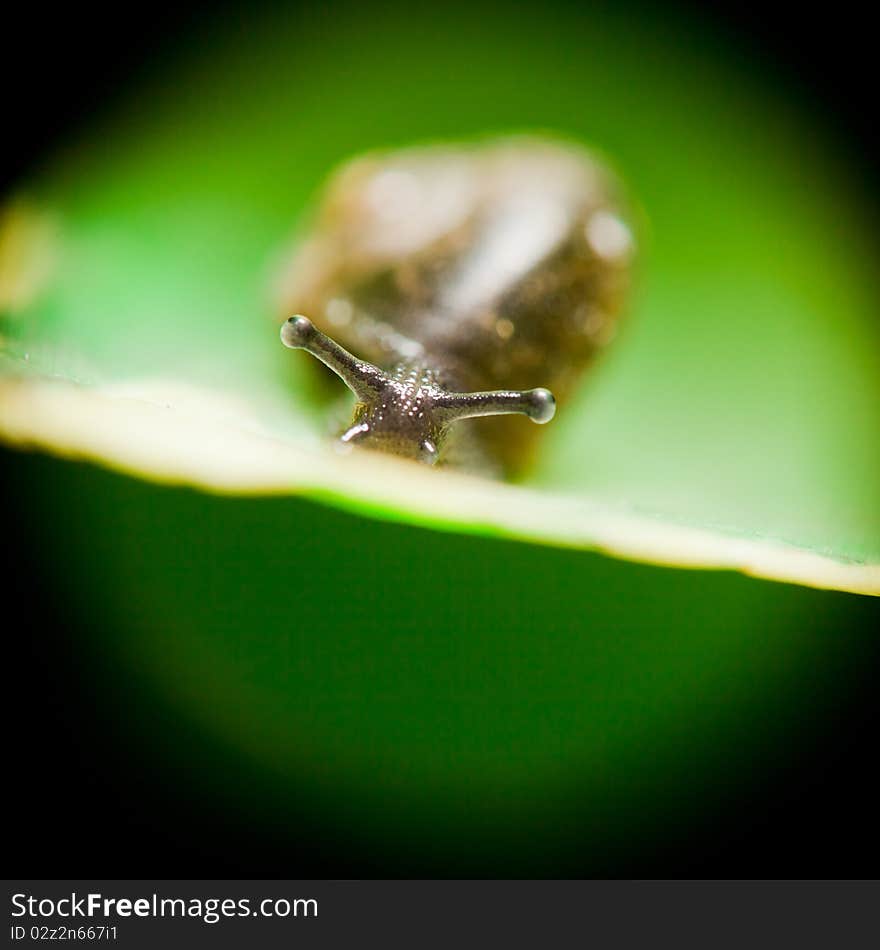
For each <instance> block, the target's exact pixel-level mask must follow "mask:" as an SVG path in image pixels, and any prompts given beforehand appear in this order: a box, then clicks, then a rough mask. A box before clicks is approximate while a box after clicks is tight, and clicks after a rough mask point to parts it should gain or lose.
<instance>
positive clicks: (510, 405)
mask: <svg viewBox="0 0 880 950" xmlns="http://www.w3.org/2000/svg"><path fill="white" fill-rule="evenodd" d="M436 407H437V418H438V420H440V421H442V422H443V423H446V424H449V423H451V422H457V421H458V420H459V419H475V418H478V417H480V416H506V415H510V414H511V413H520V414H521V415H524V416H528V417H529V419H531V420H532V422H537V423H538V424H539V425H544V424H545V423H547V422H549V421H550V420H551V419H552V418H553V416H554V415H555V414H556V399H555V398H554V396H553V393H551V392H550V390H549V389H544V388H543V387H542V388H539V389H514V390H510V391H506V390H496V391H493V392H485V393H444V394H443V395H441V396H440V397H438V399H437V401H436Z"/></svg>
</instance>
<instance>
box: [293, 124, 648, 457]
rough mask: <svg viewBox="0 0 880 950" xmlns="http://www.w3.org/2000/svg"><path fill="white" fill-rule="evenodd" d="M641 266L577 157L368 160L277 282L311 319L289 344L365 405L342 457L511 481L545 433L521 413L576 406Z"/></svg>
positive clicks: (299, 324) (613, 188) (483, 149)
mask: <svg viewBox="0 0 880 950" xmlns="http://www.w3.org/2000/svg"><path fill="white" fill-rule="evenodd" d="M633 250H634V248H633V240H632V234H631V231H630V228H629V226H628V225H627V223H626V220H625V217H624V211H623V207H622V200H621V198H620V196H619V188H618V185H617V184H616V182H615V180H614V178H613V177H612V176H611V175H610V173H609V172H608V171H607V170H605V169H604V168H603V167H602V166H601V165H600V164H599V163H598V162H597V161H596V159H595V158H593V157H592V156H591V155H590V154H589V153H588V152H585V151H584V150H582V149H580V148H578V147H575V146H572V145H568V144H560V143H557V142H552V141H546V140H541V139H534V138H528V139H503V140H500V141H495V142H490V143H487V144H483V145H478V146H472V147H450V146H432V147H423V148H413V149H407V150H402V151H398V152H391V153H384V154H376V155H367V156H364V157H362V158H358V159H355V160H354V161H351V162H349V163H348V164H347V165H345V166H344V167H343V168H342V169H341V170H340V171H339V172H337V174H336V175H335V176H334V177H333V179H332V180H331V182H330V184H329V186H328V188H327V190H326V193H325V195H324V199H323V202H322V204H321V206H320V209H319V212H318V215H317V221H316V224H315V227H314V229H313V231H312V232H311V234H310V235H309V236H308V237H307V238H306V239H305V240H304V241H303V242H302V243H301V244H300V245H299V247H298V248H297V251H296V253H295V255H294V257H293V259H292V260H291V261H290V262H289V263H288V265H287V266H286V267H285V269H284V272H283V274H284V278H283V284H282V288H281V293H280V303H281V306H282V307H283V310H284V312H285V313H286V314H289V313H291V312H294V313H297V314H299V313H304V314H308V315H309V318H310V319H305V318H302V317H299V316H297V317H295V318H291V319H290V320H288V322H287V323H285V325H284V326H283V327H282V340H283V341H284V342H285V343H286V344H287V345H288V346H291V347H296V348H303V349H307V350H309V351H310V352H312V353H313V355H315V356H317V357H318V358H319V359H320V360H322V362H324V363H325V364H326V365H328V366H330V368H331V369H333V370H334V371H335V372H336V373H337V374H339V375H340V376H341V377H342V378H343V380H344V381H345V382H346V383H347V384H348V385H349V387H350V388H351V389H352V390H353V391H354V392H355V396H356V399H357V403H356V406H355V411H354V417H353V420H352V422H351V425H350V426H349V427H348V429H347V430H346V431H345V432H344V433H343V435H342V440H343V442H344V443H346V444H359V445H364V446H368V447H373V448H379V449H383V450H385V451H389V452H392V453H394V454H397V455H403V456H406V457H411V458H417V459H420V460H422V461H426V462H429V463H436V462H442V463H446V464H460V465H464V466H467V467H470V468H475V469H483V470H494V471H496V472H498V473H499V474H504V475H513V474H516V473H517V472H518V471H520V470H522V468H523V467H524V466H525V465H526V464H527V463H528V461H529V458H530V457H531V454H532V452H533V451H534V446H535V431H536V430H535V429H534V427H532V426H526V425H523V423H522V421H520V420H517V419H515V418H512V417H510V414H511V413H520V414H524V415H527V416H529V417H530V418H531V419H532V420H533V421H536V422H547V421H549V419H550V418H552V415H553V409H554V406H555V400H554V397H553V396H551V394H550V392H549V390H550V389H552V390H553V392H554V394H555V396H556V398H558V399H559V401H560V402H564V400H565V399H566V398H567V397H568V396H569V394H570V393H571V391H572V389H573V388H574V386H575V384H576V382H577V380H578V378H579V376H580V375H581V373H582V372H583V371H584V369H585V368H586V367H587V366H588V365H589V364H590V362H591V361H592V360H593V358H594V357H595V355H596V354H597V353H598V352H599V351H600V350H601V349H602V348H603V347H604V346H605V345H606V344H607V343H608V342H609V340H610V339H611V338H612V336H613V333H614V330H615V326H616V321H617V317H618V314H619V313H620V310H621V308H622V305H623V302H624V297H625V294H626V290H627V286H628V283H629V274H630V268H631V262H632V257H633ZM346 348H348V349H350V350H351V351H352V352H349V351H348V349H346ZM352 353H354V354H357V355H356V356H355V355H352ZM545 387H546V388H545ZM484 415H492V416H503V418H493V419H477V418H475V417H477V416H484ZM461 420H467V421H464V422H462V421H461Z"/></svg>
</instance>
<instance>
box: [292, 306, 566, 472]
mask: <svg viewBox="0 0 880 950" xmlns="http://www.w3.org/2000/svg"><path fill="white" fill-rule="evenodd" d="M281 340H282V342H283V343H284V345H285V346H288V347H290V348H291V349H300V350H305V351H306V352H308V353H311V354H312V356H314V357H316V358H317V359H319V360H320V361H321V362H322V363H323V364H324V365H325V366H328V367H329V368H330V369H332V370H333V372H334V373H336V374H337V376H339V378H340V379H341V380H342V381H343V382H344V383H345V384H346V386H348V388H349V389H350V390H351V391H352V392H353V393H354V394H355V396H356V398H357V400H358V403H359V404H360V405H359V407H358V408H357V409H356V411H355V418H354V420H353V422H352V425H351V426H350V427H349V428H348V430H347V431H346V432H345V433H343V435H342V436H341V440H342V442H343V443H345V444H346V445H348V444H353V443H360V444H364V445H368V444H373V445H376V446H377V447H379V443H381V444H382V445H383V446H384V447H385V448H386V450H387V451H390V452H393V453H394V454H398V455H405V456H407V457H409V458H416V459H419V460H420V461H422V462H425V463H427V464H429V465H433V464H435V463H436V462H437V461H438V459H439V457H440V454H441V452H440V450H441V447H442V442H443V440H444V439H445V435H446V433H447V432H448V430H449V428H450V427H451V426H452V425H453V424H454V423H456V422H458V421H459V420H461V419H474V418H477V417H479V416H500V415H509V414H511V413H519V414H521V415H524V416H528V418H529V419H531V420H532V421H533V422H537V423H542V424H543V423H545V422H549V421H550V420H551V419H552V418H553V415H554V413H555V411H556V400H555V399H554V398H553V394H552V393H551V392H550V390H549V389H526V390H498V391H494V392H476V393H457V392H448V391H447V390H445V389H443V388H441V387H440V386H438V385H437V384H436V382H435V380H436V373H434V372H433V371H432V368H431V367H430V366H429V365H428V364H427V362H425V364H424V365H422V366H421V368H420V369H417V370H416V371H415V372H410V371H409V370H407V372H408V373H409V375H408V377H407V381H403V380H402V379H401V376H400V374H399V372H394V373H386V372H385V371H384V370H381V369H379V367H378V366H374V365H373V364H372V363H368V362H366V361H364V360H359V359H357V357H355V356H353V355H352V354H351V353H349V352H348V350H346V349H345V348H344V347H342V346H340V345H339V344H338V343H337V342H336V341H335V340H332V339H330V337H328V336H326V335H325V334H324V333H321V331H320V330H319V329H318V328H317V327H316V326H315V325H314V324H313V323H312V322H311V320H309V319H307V318H306V317H302V316H295V317H291V318H290V319H289V320H288V321H287V322H286V323H285V324H284V326H283V327H282V328H281ZM407 365H408V366H409V364H407ZM397 369H398V370H399V367H397ZM414 379H419V380H420V381H419V382H413V380H414Z"/></svg>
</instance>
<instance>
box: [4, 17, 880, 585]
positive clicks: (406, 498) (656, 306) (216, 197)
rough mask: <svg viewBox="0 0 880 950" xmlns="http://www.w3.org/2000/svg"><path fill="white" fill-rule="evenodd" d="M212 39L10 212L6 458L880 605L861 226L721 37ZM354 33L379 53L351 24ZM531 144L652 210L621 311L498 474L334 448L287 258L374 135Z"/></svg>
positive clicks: (828, 160)
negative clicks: (543, 422)
mask: <svg viewBox="0 0 880 950" xmlns="http://www.w3.org/2000/svg"><path fill="white" fill-rule="evenodd" d="M370 16H371V15H370V14H369V13H367V12H366V11H357V10H356V9H354V8H352V9H348V8H343V9H341V10H339V11H337V15H336V16H334V18H333V19H332V23H331V22H330V20H322V19H321V18H320V17H319V16H317V15H314V18H310V16H309V15H307V14H303V15H301V16H299V17H294V16H292V15H290V16H288V15H284V16H279V17H276V18H270V19H269V20H267V21H266V22H259V23H256V24H254V25H252V26H251V28H250V29H249V30H248V31H247V33H246V35H245V38H244V40H242V38H241V37H240V36H238V35H235V36H232V35H229V34H224V33H222V32H221V33H220V34H218V35H217V36H215V37H213V38H211V41H210V42H206V43H205V44H204V46H203V51H202V52H201V53H200V54H199V55H198V56H193V55H192V54H191V53H190V54H188V55H183V56H181V57H180V61H179V62H177V61H175V62H173V63H172V64H170V65H165V66H163V70H162V73H161V75H158V76H157V78H155V79H153V80H151V81H144V82H143V83H142V85H141V88H140V89H139V90H138V91H137V93H136V94H134V93H130V94H129V95H128V97H127V100H126V101H125V102H124V103H123V104H122V105H121V106H120V107H119V109H118V113H117V115H116V116H115V118H114V117H109V118H102V119H101V120H100V121H98V120H96V121H95V123H94V124H93V125H92V126H91V127H89V128H88V129H87V130H86V131H85V132H84V133H83V135H82V136H81V137H80V138H79V139H78V140H77V141H76V142H74V143H73V144H72V145H70V146H69V147H67V148H66V149H64V150H63V151H61V152H59V153H58V155H57V157H56V159H55V160H54V161H53V162H52V163H51V165H50V166H49V167H48V168H46V169H43V170H41V171H40V173H39V174H36V175H35V176H34V178H33V180H32V181H31V182H29V183H28V186H27V188H26V189H24V191H25V192H26V194H27V198H26V199H15V202H14V203H12V204H10V205H9V210H8V211H7V213H6V215H5V217H4V219H3V224H2V225H0V229H2V234H0V307H2V308H3V309H4V317H3V330H2V332H3V349H4V352H5V357H4V360H3V374H4V375H3V378H2V379H0V437H2V438H3V439H4V440H5V441H7V442H9V443H11V444H14V445H23V446H37V447H39V448H42V449H45V450H48V451H51V452H54V453H57V454H61V455H68V456H73V457H85V458H90V459H94V460H98V461H101V462H103V463H105V464H107V465H109V466H112V467H114V468H117V469H121V470H123V471H127V472H131V473H132V474H136V475H139V476H143V477H146V478H151V479H156V480H160V481H172V482H184V483H189V484H192V485H196V486H200V487H202V488H206V489H209V490H212V491H221V492H234V493H270V492H271V493H282V494H283V493H303V494H306V495H308V496H310V497H313V498H316V499H320V500H326V501H329V502H331V503H332V504H336V505H341V506H344V507H348V508H353V509H356V510H358V511H362V512H366V513H369V514H375V515H378V516H381V517H386V518H393V519H401V520H407V521H412V522H416V523H421V524H427V525H431V526H433V527H437V528H442V529H448V530H456V531H458V530H462V531H469V532H477V533H487V534H499V535H507V536H511V537H517V538H524V539H530V540H534V541H540V542H545V543H550V544H558V545H565V546H574V547H590V548H597V549H600V550H602V551H606V552H608V553H610V554H615V555H618V556H621V557H626V558H633V559H637V560H645V561H650V562H654V563H661V564H671V565H682V566H701V567H725V568H736V569H739V570H743V571H745V572H747V573H753V574H756V575H759V576H763V577H767V578H774V579H779V580H786V581H795V582H798V583H803V584H808V585H813V586H819V587H832V588H839V589H842V590H851V591H857V592H864V593H875V594H876V593H880V492H878V491H877V485H878V483H880V330H878V322H877V320H876V302H877V298H878V287H877V280H876V276H875V274H874V273H873V270H872V267H871V262H872V261H873V260H875V259H876V253H877V248H876V239H875V236H874V234H873V233H872V232H871V230H870V229H869V226H868V215H867V213H866V211H865V209H864V199H863V196H862V195H861V194H860V191H859V182H858V179H857V177H856V176H855V175H854V173H853V172H852V171H851V170H850V168H849V166H848V165H847V163H846V161H845V160H844V158H843V157H841V155H839V154H838V153H837V152H836V151H835V149H834V147H833V144H832V143H831V142H829V141H827V140H826V138H825V137H824V136H825V130H823V129H822V128H821V127H820V126H819V123H818V120H816V119H815V118H814V117H813V116H811V115H804V114H802V113H800V112H798V111H797V110H796V109H795V108H794V107H793V106H792V105H790V104H789V103H788V102H786V100H785V99H784V97H783V96H782V95H781V94H779V93H777V92H776V91H775V90H774V88H773V87H772V83H771V82H770V80H769V78H768V77H761V76H760V75H757V76H755V75H746V74H745V72H744V70H743V68H742V66H741V65H740V66H737V64H735V63H731V62H728V61H725V60H724V58H723V56H721V55H719V47H718V44H716V43H714V42H712V41H711V38H709V41H708V42H700V43H697V42H693V43H692V42H690V41H689V39H688V37H687V36H676V35H673V34H672V33H671V32H667V31H666V30H665V29H664V27H662V26H661V25H660V24H658V23H656V22H650V21H648V20H647V19H646V20H645V21H643V22H640V23H634V22H632V21H631V20H628V19H626V18H625V17H623V16H618V15H615V14H612V13H610V12H609V11H604V12H603V13H601V14H598V13H597V14H596V15H595V16H594V17H592V18H589V17H585V18H583V19H577V20H576V21H575V20H571V22H569V21H568V20H566V19H565V18H562V19H553V18H549V17H544V16H543V15H542V14H541V13H540V11H535V10H517V11H510V12H509V15H506V16H505V17H504V18H502V19H499V20H498V21H497V22H493V23H492V25H491V31H492V39H493V42H491V43H488V42H486V37H487V32H486V31H487V30H488V28H489V27H488V26H480V27H477V26H474V27H473V28H462V23H461V21H459V20H457V19H456V18H454V17H450V18H449V20H448V21H447V22H446V23H445V24H441V23H433V22H432V24H431V27H432V28H431V30H430V31H428V30H424V29H422V26H421V25H420V21H419V20H418V18H416V19H411V18H409V19H405V18H402V17H398V16H388V17H386V19H385V20H384V21H383V28H382V29H381V30H378V29H376V28H375V25H374V24H372V23H371V22H370ZM365 36H369V37H370V39H369V41H368V42H365V41H364V37H365ZM540 129H552V130H554V131H555V132H559V133H562V134H564V135H567V136H570V137H573V138H576V139H579V140H582V141H585V142H587V143H588V144H590V145H593V146H598V147H599V148H600V149H601V150H602V151H603V152H604V153H605V154H606V155H608V156H609V157H610V159H611V160H612V162H613V164H614V165H615V166H616V167H617V168H618V169H619V170H620V172H621V174H622V175H623V177H624V179H625V181H626V182H627V183H628V186H629V187H630V189H631V191H632V193H633V194H634V195H635V196H636V197H637V199H638V201H639V202H640V204H641V206H642V207H643V209H644V214H645V217H646V221H647V228H646V234H645V241H644V244H645V246H644V249H643V259H642V268H641V275H640V285H639V289H638V292H637V295H636V299H635V302H634V306H633V310H632V313H631V314H630V318H629V320H628V322H627V324H626V325H625V327H624V328H623V330H622V332H621V334H620V338H619V339H618V340H617V341H615V344H614V346H613V347H611V349H610V350H609V353H608V357H607V359H606V360H604V362H603V363H602V364H601V365H600V366H599V367H598V368H597V370H596V371H595V372H594V373H592V374H591V375H590V376H589V378H588V379H586V380H585V383H584V386H583V389H582V391H581V393H580V395H579V397H578V399H577V400H576V401H575V402H574V403H573V404H571V405H569V406H568V407H567V408H566V409H565V410H564V411H563V412H561V413H560V414H559V417H558V419H557V420H556V421H554V423H553V424H552V426H550V427H548V429H549V431H548V433H547V438H546V442H545V445H544V449H545V450H544V452H543V453H542V456H541V459H540V462H539V465H538V467H537V469H536V470H535V471H534V472H533V473H532V474H531V476H530V477H529V478H528V480H527V481H526V482H524V483H523V484H521V485H506V484H496V483H492V482H487V481H482V480H479V479H476V478H472V477H468V476H466V475H461V474H457V473H450V472H432V471H427V470H422V469H420V468H418V467H416V466H413V465H411V464H407V463H403V462H398V461H396V460H394V459H385V458H373V457H363V458H361V457H357V458H355V457H350V458H340V457H338V456H337V455H336V454H335V453H334V452H333V450H332V448H331V447H330V446H329V444H328V443H327V441H326V439H325V438H324V422H323V415H322V410H321V407H320V405H319V403H318V401H317V399H316V396H315V393H314V392H313V391H312V389H311V386H310V383H309V380H308V376H307V374H306V370H305V361H304V360H297V359H295V358H294V357H292V355H291V354H290V353H289V352H286V351H284V349H283V348H282V347H281V345H280V344H279V342H278V337H277V326H276V324H275V322H274V321H273V319H272V318H273V316H274V314H273V313H272V305H271V287H272V279H273V270H274V268H275V266H276V262H277V260H278V255H279V252H280V251H281V250H282V249H283V248H284V247H285V246H286V245H287V244H288V243H289V241H290V240H291V239H292V238H293V236H294V235H295V233H296V230H297V227H298V224H299V222H300V221H302V219H303V215H304V213H305V212H307V210H308V207H309V202H310V199H311V196H313V195H314V193H315V191H316V189H317V188H318V187H319V186H320V183H321V181H322V180H323V178H324V176H325V175H326V173H327V172H328V171H329V170H331V169H332V168H333V167H334V166H335V165H336V164H337V163H338V162H340V161H341V160H343V159H345V158H347V157H350V156H351V155H352V154H356V153H357V152H359V151H362V150H364V149H367V148H373V147H381V146H390V145H400V144H411V143H412V142H415V141H423V140H434V139H440V138H448V137H455V138H460V137H462V136H469V135H483V134H486V133H488V132H492V131H510V130H540Z"/></svg>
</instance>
